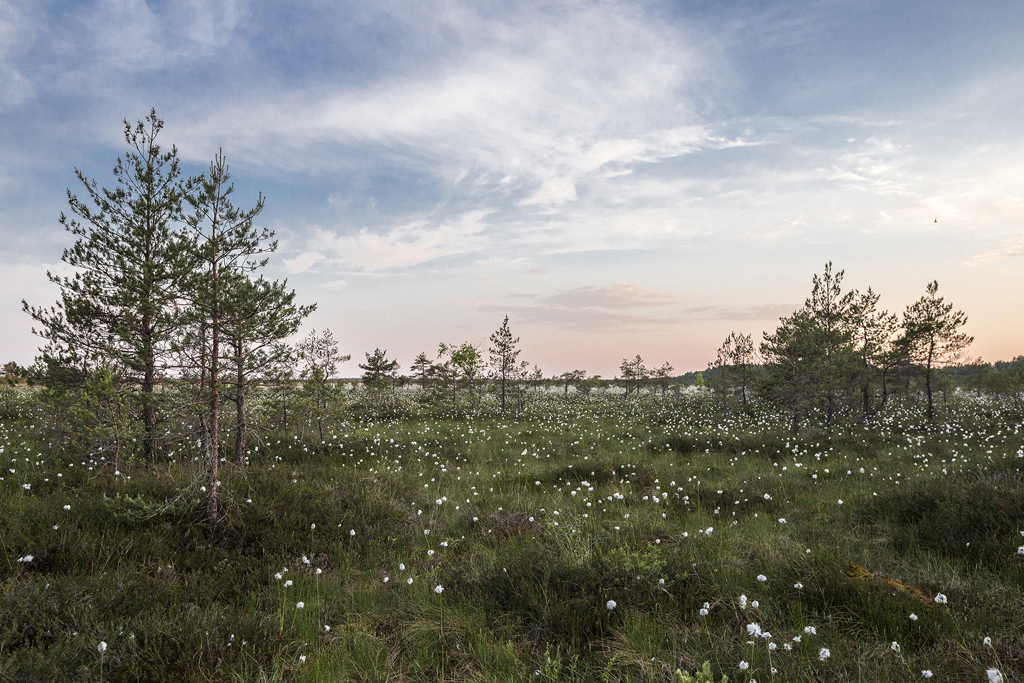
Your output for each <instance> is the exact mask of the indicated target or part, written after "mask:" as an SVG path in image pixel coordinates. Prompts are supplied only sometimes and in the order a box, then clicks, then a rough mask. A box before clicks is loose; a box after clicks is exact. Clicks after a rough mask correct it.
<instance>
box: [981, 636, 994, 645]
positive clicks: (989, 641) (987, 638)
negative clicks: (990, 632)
mask: <svg viewBox="0 0 1024 683" xmlns="http://www.w3.org/2000/svg"><path fill="white" fill-rule="evenodd" d="M981 644H982V645H988V646H989V647H992V638H991V637H990V636H985V639H984V640H982V641H981Z"/></svg>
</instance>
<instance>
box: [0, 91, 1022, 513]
mask: <svg viewBox="0 0 1024 683" xmlns="http://www.w3.org/2000/svg"><path fill="white" fill-rule="evenodd" d="M162 129H163V121H162V120H160V119H159V118H158V117H157V115H156V112H155V110H153V111H151V112H150V114H149V115H148V116H147V117H146V118H145V119H144V120H143V121H139V122H138V123H136V124H135V125H131V124H129V123H128V122H127V121H125V122H124V138H125V141H126V143H127V145H128V149H129V151H128V152H127V153H126V154H124V155H123V156H122V157H120V158H119V159H118V160H117V161H116V163H115V166H114V169H113V175H114V181H115V182H114V185H113V187H112V188H106V187H101V186H100V184H99V183H97V182H96V181H95V180H92V179H90V178H88V177H87V176H86V175H85V174H84V173H83V172H82V171H80V170H78V169H76V170H75V173H76V177H77V178H78V180H79V181H80V183H81V188H82V191H81V192H82V193H81V195H79V194H75V193H72V192H71V191H70V190H69V191H68V193H67V198H68V205H69V208H70V215H66V214H63V213H62V214H61V216H60V224H61V225H62V226H63V227H64V228H65V229H66V230H67V231H68V232H69V233H70V234H71V235H73V236H74V238H75V241H74V244H73V245H72V246H71V247H69V248H68V249H66V250H65V251H64V253H63V255H62V260H63V261H64V262H65V263H66V264H67V265H69V266H71V267H72V268H73V269H74V274H73V275H71V276H61V275H54V274H52V273H48V277H49V279H50V281H51V282H53V283H54V284H55V285H57V287H58V288H59V290H60V296H59V300H58V301H57V302H56V303H55V304H54V305H52V306H49V307H42V306H32V305H30V304H29V303H27V302H23V308H24V311H25V312H26V313H27V314H28V315H30V316H31V317H32V319H33V320H34V323H35V326H34V328H33V332H35V333H36V334H38V335H39V336H40V337H42V339H43V340H44V345H43V346H42V348H41V349H40V354H39V357H38V358H37V360H36V363H35V365H34V366H33V367H32V368H21V367H20V366H18V365H17V364H15V363H8V364H7V365H5V366H4V373H5V379H6V381H7V383H9V384H14V383H17V382H18V380H19V378H22V377H34V378H36V379H37V380H39V382H40V383H41V384H43V385H44V389H43V390H42V394H41V396H42V398H43V400H44V401H48V402H49V404H50V405H51V406H52V407H53V413H54V414H55V415H57V414H60V415H61V416H62V418H63V422H64V423H67V424H74V429H67V430H66V431H65V433H63V434H62V435H61V436H62V438H64V439H66V440H67V441H68V442H69V443H70V442H74V441H78V442H81V443H92V444H96V443H102V444H103V445H102V446H101V449H102V450H104V452H106V453H109V454H110V455H111V456H112V460H113V462H112V464H113V467H114V469H115V471H116V470H117V468H118V465H119V462H120V458H121V457H122V454H123V453H132V454H134V453H135V452H136V450H135V447H134V446H133V445H130V444H134V443H135V440H136V439H138V440H140V441H141V457H142V460H143V461H144V462H145V464H146V465H147V466H148V467H154V466H156V464H157V463H158V456H159V455H160V454H161V453H166V452H169V451H170V452H173V451H175V450H180V449H182V448H184V445H185V444H193V445H195V446H197V447H198V449H199V450H200V452H201V453H202V461H203V464H204V477H203V481H204V488H205V492H206V501H205V507H206V514H207V516H208V518H209V519H210V520H211V521H212V520H215V519H216V518H217V514H218V507H217V505H218V496H217V487H218V468H219V463H220V462H221V461H222V460H227V459H228V457H227V456H229V455H230V460H231V461H233V462H234V463H235V464H236V465H238V466H244V465H245V463H246V457H247V453H249V448H248V442H249V440H250V428H251V426H252V420H251V417H250V416H251V414H252V412H253V411H252V408H251V406H250V401H251V399H252V397H253V395H254V392H256V395H257V396H258V397H259V399H260V405H261V410H264V411H265V412H267V413H268V415H269V418H268V419H269V423H270V424H272V425H274V427H275V428H276V429H279V430H280V431H282V432H283V433H284V434H285V435H288V434H289V430H294V429H296V428H298V427H299V425H302V428H303V429H305V426H308V427H309V428H310V429H311V430H312V432H313V433H314V434H315V436H316V437H317V438H318V439H319V441H320V442H321V443H324V442H325V440H326V438H327V432H328V427H329V421H330V416H331V414H332V410H335V409H336V407H337V405H338V404H339V401H340V398H341V397H342V395H343V394H344V393H345V392H346V388H345V387H344V386H343V383H341V382H339V381H338V379H337V373H338V368H339V366H340V365H341V364H342V363H345V362H347V361H349V360H351V356H350V355H346V354H342V353H341V351H340V349H339V345H338V342H337V341H336V340H335V339H334V336H333V334H332V333H331V332H330V331H329V330H324V331H322V332H320V333H317V331H316V330H313V331H311V332H309V333H308V334H307V335H306V336H305V337H304V338H303V339H301V341H299V342H298V343H296V344H291V343H289V339H292V338H294V337H295V335H296V334H297V332H298V330H299V328H300V326H301V324H302V321H303V320H304V319H305V318H306V317H308V316H309V314H310V313H312V312H313V311H314V310H315V308H316V305H315V304H311V305H300V304H298V303H296V301H295V292H294V291H293V290H290V289H289V288H288V286H287V281H278V280H268V279H267V278H265V277H264V275H263V273H262V271H263V269H264V268H265V266H266V265H267V262H268V255H269V254H271V253H273V252H274V251H275V250H276V249H277V242H276V241H275V240H274V234H273V232H272V231H270V230H268V229H266V228H260V227H258V226H257V225H256V221H257V218H258V217H259V215H260V213H261V211H262V210H263V207H264V198H263V196H262V195H259V196H258V197H257V198H256V200H255V202H254V203H253V204H252V206H251V207H250V208H240V207H238V206H236V205H235V203H234V187H233V185H232V184H231V176H230V170H229V166H228V163H227V161H226V158H225V156H224V154H223V152H222V151H218V152H217V153H216V154H215V155H214V157H213V159H212V161H211V162H210V164H209V167H208V169H207V170H206V171H205V172H204V173H202V174H200V175H198V176H193V177H185V176H184V175H183V174H182V172H181V170H180V166H179V160H178V155H177V149H176V148H175V147H173V146H172V147H171V149H170V150H167V149H165V148H163V147H161V145H160V143H159V142H158V137H159V136H160V133H161V131H162ZM843 277H844V273H843V271H839V272H833V269H832V264H831V263H829V264H827V265H826V266H825V269H824V273H823V274H822V275H820V276H819V275H814V276H813V278H812V289H811V294H810V296H809V297H808V298H807V300H806V301H805V303H804V305H803V307H801V308H800V309H798V310H797V311H795V312H794V313H793V314H792V315H790V316H786V317H783V318H781V319H780V321H779V325H778V327H777V328H776V329H775V330H774V331H773V332H770V333H765V334H764V336H763V339H762V340H760V343H759V344H755V341H754V339H753V338H752V337H751V336H750V335H744V334H738V333H736V332H732V333H730V335H729V336H728V337H727V338H726V340H725V341H724V342H723V344H722V346H721V347H720V348H719V349H718V352H717V356H716V358H715V360H714V361H713V362H712V363H710V364H709V367H708V369H707V371H706V372H705V373H703V374H700V373H698V374H697V375H696V376H695V377H694V380H695V383H696V384H697V385H698V386H703V384H704V379H705V377H706V380H707V387H706V388H707V389H709V391H708V392H706V393H707V395H708V396H710V397H712V398H713V400H715V401H717V402H718V404H719V406H720V408H721V409H722V410H723V411H728V410H734V409H739V410H742V409H746V408H747V407H748V406H750V405H751V404H754V403H763V404H767V405H770V406H772V407H774V408H776V409H778V410H782V411H785V412H786V413H787V415H789V418H790V419H791V424H792V430H793V431H794V432H796V431H798V430H799V429H800V427H801V424H802V423H804V422H806V421H807V420H809V419H811V418H812V417H814V418H815V419H819V418H820V420H822V421H823V422H824V423H825V424H826V425H827V426H830V425H832V424H833V423H834V422H835V421H836V420H847V419H850V418H851V417H853V418H858V419H865V420H866V419H870V418H872V417H873V416H875V415H877V414H878V413H879V412H880V411H882V410H884V409H885V406H886V404H887V402H888V401H890V400H891V397H892V396H894V395H899V396H905V395H907V394H908V393H910V391H911V382H917V383H918V384H920V385H921V393H922V395H923V397H924V400H925V404H926V414H927V418H928V420H929V421H934V419H935V405H934V394H935V392H936V391H941V390H943V389H944V387H945V383H947V382H948V381H949V377H950V374H949V372H942V373H939V372H938V371H939V370H940V369H943V368H946V369H948V368H951V367H955V368H958V370H961V371H963V372H966V373H967V374H965V375H963V376H964V377H968V378H971V377H974V376H975V375H978V376H980V374H982V373H980V371H979V372H973V374H972V372H971V371H969V370H963V369H964V368H968V369H969V368H972V367H975V366H978V367H980V365H981V364H980V361H978V362H975V363H974V364H967V365H963V364H962V361H963V360H964V353H965V351H966V349H967V347H968V346H969V345H970V343H971V342H972V341H973V339H972V338H971V337H970V336H968V335H966V334H964V333H963V332H962V331H961V328H962V327H963V326H964V325H965V324H966V322H967V317H966V315H965V314H964V313H963V312H962V311H955V310H953V306H952V304H949V303H947V302H945V301H944V299H943V298H942V297H940V296H939V295H938V283H937V282H931V283H929V284H928V285H927V286H926V293H925V295H924V296H922V297H921V298H920V299H919V300H918V301H916V302H914V303H913V304H911V305H910V306H908V307H907V308H906V310H905V311H904V312H903V313H902V315H901V316H900V315H897V314H895V313H889V312H888V311H885V310H881V309H880V307H879V300H880V297H879V295H878V294H877V293H875V292H874V291H873V290H872V289H871V288H868V290H867V291H866V292H859V291H856V290H849V291H846V290H844V289H843V286H842V282H843ZM387 353H388V352H387V350H386V349H383V350H382V349H380V348H376V349H374V350H373V351H372V352H367V353H365V354H364V355H365V362H362V363H359V364H358V367H359V368H360V370H362V371H363V374H362V382H361V385H362V386H361V387H360V389H359V395H358V396H357V397H355V398H354V399H353V400H352V401H350V403H351V406H350V407H351V408H352V409H353V410H356V411H357V412H358V411H364V412H365V413H366V414H369V415H372V416H377V417H381V416H383V417H388V416H400V415H401V414H402V411H403V409H404V408H403V403H402V399H401V398H400V397H399V396H398V394H399V393H401V392H397V389H398V388H399V387H402V386H404V385H410V386H416V387H418V388H419V389H420V390H421V391H419V392H418V396H419V398H418V400H422V401H424V402H426V403H429V404H431V405H434V406H439V407H441V408H443V409H450V410H461V409H470V410H473V409H476V408H478V407H479V406H480V404H481V401H482V399H483V397H484V396H485V394H488V393H489V394H491V395H492V396H493V403H494V405H495V406H496V410H497V412H498V413H499V414H500V415H503V416H507V415H518V414H522V413H523V412H524V411H525V410H526V408H527V404H528V401H529V400H530V396H531V391H532V390H535V389H537V388H546V389H548V390H556V389H557V390H559V391H561V392H562V393H564V394H565V395H568V394H569V393H570V390H573V393H574V394H576V395H581V394H588V393H590V392H591V391H593V390H595V389H609V388H611V387H618V388H619V389H621V390H622V397H623V398H625V399H633V398H636V397H639V396H641V395H644V394H647V395H650V394H654V393H660V395H661V396H665V395H666V394H668V393H670V390H672V393H673V394H678V393H679V390H680V387H681V386H682V384H681V382H680V377H678V376H674V375H673V374H672V373H673V371H674V368H673V367H672V366H671V365H670V364H669V363H667V362H666V363H663V364H662V365H661V366H658V367H650V368H649V367H647V366H646V364H645V361H644V360H643V359H642V358H641V357H640V356H639V355H636V356H635V357H634V358H631V359H630V358H624V359H623V360H622V363H621V365H620V366H619V375H618V376H616V377H614V378H610V379H603V378H602V377H601V376H600V375H588V373H587V372H586V371H585V370H580V369H574V370H571V371H567V372H564V373H562V374H560V375H556V376H552V377H545V376H544V374H543V372H542V371H541V369H540V368H539V367H537V366H536V365H531V364H530V363H529V362H528V361H526V360H523V359H522V358H520V356H521V353H522V352H521V349H520V348H519V338H518V337H515V336H514V335H513V334H512V331H511V329H510V327H509V319H508V317H507V316H506V317H505V319H504V321H503V322H502V324H501V326H500V327H499V328H498V329H497V330H496V331H495V332H494V333H493V334H492V335H491V336H490V338H489V345H488V346H487V348H486V350H483V349H481V347H480V345H477V344H471V343H469V342H463V343H441V344H439V345H438V348H437V351H436V353H435V354H433V357H431V355H428V353H427V352H426V351H424V352H422V353H420V354H419V355H417V356H416V358H415V359H414V360H413V362H412V364H411V366H410V368H409V371H410V375H409V376H404V375H401V374H399V370H400V369H401V366H400V365H399V363H398V361H397V360H394V359H391V358H388V355H387ZM1017 361H1021V362H1019V363H1018V362H1017ZM996 370H998V371H997V372H995V373H994V374H993V373H992V372H989V373H988V375H987V377H988V379H986V380H985V381H984V382H982V381H981V380H978V382H977V386H978V387H979V390H980V387H981V386H982V384H984V385H985V386H986V387H994V386H997V385H998V387H1001V388H1000V389H999V390H1000V391H1004V392H1009V393H1010V394H1011V395H1013V396H1016V397H1017V398H1016V400H1017V401H1018V402H1019V401H1021V396H1022V395H1024V391H1022V387H1024V359H1017V360H1016V361H1014V362H1013V363H1012V364H1010V365H1008V366H1007V368H1003V369H999V368H996ZM1014 373H1016V374H1014ZM996 376H998V377H999V378H1002V379H1000V380H999V381H998V382H997V381H996V380H994V379H992V378H993V377H996ZM1000 382H1001V384H1000ZM915 386H916V385H915ZM645 390H646V391H645ZM348 391H350V392H351V388H350V389H349V390H348ZM349 398H352V396H351V395H349ZM226 429H230V432H231V433H230V434H228V433H226V431H225V430H226Z"/></svg>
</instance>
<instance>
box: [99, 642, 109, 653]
mask: <svg viewBox="0 0 1024 683" xmlns="http://www.w3.org/2000/svg"><path fill="white" fill-rule="evenodd" d="M96 651H97V652H99V653H100V654H103V653H104V652H106V651H107V641H105V640H101V641H100V644H99V645H97V646H96Z"/></svg>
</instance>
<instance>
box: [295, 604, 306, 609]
mask: <svg viewBox="0 0 1024 683" xmlns="http://www.w3.org/2000/svg"><path fill="white" fill-rule="evenodd" d="M305 606H306V603H304V602H297V603H295V609H303V608H304V607H305Z"/></svg>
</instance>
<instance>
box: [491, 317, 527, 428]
mask: <svg viewBox="0 0 1024 683" xmlns="http://www.w3.org/2000/svg"><path fill="white" fill-rule="evenodd" d="M518 343H519V337H516V338H515V339H513V338H512V332H511V330H509V328H508V316H507V315H506V316H505V321H504V322H503V323H502V324H501V327H499V328H498V329H497V330H496V331H495V332H494V334H492V335H491V344H492V346H491V348H490V366H491V376H492V377H494V378H495V379H496V380H498V381H499V382H500V387H501V414H502V415H504V414H505V392H506V389H507V386H508V382H509V381H510V380H511V379H512V376H513V374H514V373H515V371H516V358H517V357H518V356H519V354H520V349H517V348H516V344H518Z"/></svg>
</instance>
